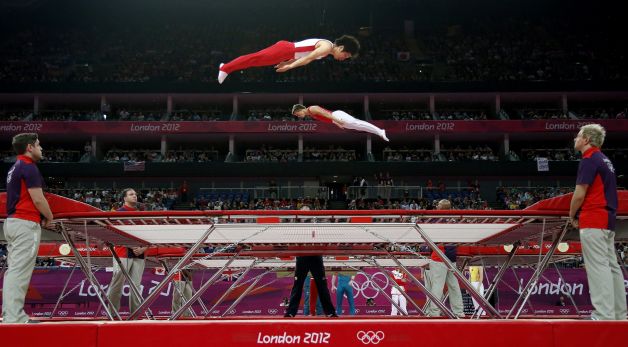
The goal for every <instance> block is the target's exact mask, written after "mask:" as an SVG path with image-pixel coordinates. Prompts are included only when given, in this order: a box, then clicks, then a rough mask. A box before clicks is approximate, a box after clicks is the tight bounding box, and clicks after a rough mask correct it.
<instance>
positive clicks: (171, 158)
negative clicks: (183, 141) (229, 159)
mask: <svg viewBox="0 0 628 347" xmlns="http://www.w3.org/2000/svg"><path fill="white" fill-rule="evenodd" d="M218 159H219V154H218V151H216V150H213V149H212V150H201V149H177V150H168V151H166V154H165V155H162V154H161V151H160V150H157V149H138V150H120V149H115V148H113V149H110V150H109V151H107V153H106V154H105V156H104V158H103V161H105V162H108V163H118V162H122V163H123V162H129V161H131V162H133V161H135V162H141V161H145V162H154V163H207V162H212V161H217V160H218Z"/></svg>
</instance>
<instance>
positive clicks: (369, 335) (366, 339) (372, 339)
mask: <svg viewBox="0 0 628 347" xmlns="http://www.w3.org/2000/svg"><path fill="white" fill-rule="evenodd" d="M356 337H357V339H358V340H359V341H360V342H362V343H363V344H365V345H368V344H371V343H372V344H374V345H377V344H378V343H380V342H382V341H383V340H384V337H386V335H385V334H384V332H383V331H370V330H369V331H362V330H360V331H358V333H357V334H356Z"/></svg>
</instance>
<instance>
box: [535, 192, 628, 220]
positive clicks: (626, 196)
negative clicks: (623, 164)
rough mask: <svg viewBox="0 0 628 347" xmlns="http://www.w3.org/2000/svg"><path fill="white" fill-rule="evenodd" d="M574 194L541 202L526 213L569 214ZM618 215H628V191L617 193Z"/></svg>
mask: <svg viewBox="0 0 628 347" xmlns="http://www.w3.org/2000/svg"><path fill="white" fill-rule="evenodd" d="M572 196H573V193H568V194H563V195H559V196H556V197H553V198H549V199H545V200H541V201H539V202H537V203H535V204H533V205H531V206H528V207H527V208H526V209H525V210H526V211H567V212H569V205H570V204H571V197H572ZM617 200H618V206H617V213H618V214H626V213H628V190H618V191H617Z"/></svg>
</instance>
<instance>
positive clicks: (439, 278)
mask: <svg viewBox="0 0 628 347" xmlns="http://www.w3.org/2000/svg"><path fill="white" fill-rule="evenodd" d="M428 276H429V277H428V279H427V280H426V281H425V282H426V283H429V287H428V289H429V291H430V292H431V293H432V294H434V296H435V297H437V298H439V299H441V300H442V298H443V289H445V283H447V290H448V291H449V304H450V305H451V311H452V312H453V314H454V315H456V316H458V317H464V306H463V304H462V292H461V291H460V284H458V279H457V278H456V276H455V275H454V273H453V272H452V271H449V269H447V266H446V265H445V264H443V263H441V262H439V261H431V262H430V270H429V275H428ZM426 314H427V315H428V316H430V317H435V316H441V315H442V313H441V311H440V308H438V306H436V304H435V303H433V302H432V301H430V303H429V305H428V307H427V312H426Z"/></svg>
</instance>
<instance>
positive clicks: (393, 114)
mask: <svg viewBox="0 0 628 347" xmlns="http://www.w3.org/2000/svg"><path fill="white" fill-rule="evenodd" d="M370 113H371V116H372V117H373V118H374V119H387V120H432V119H433V117H432V115H431V114H430V113H429V112H428V111H425V110H408V109H402V108H399V109H383V110H376V111H375V110H374V111H371V112H370Z"/></svg>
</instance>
